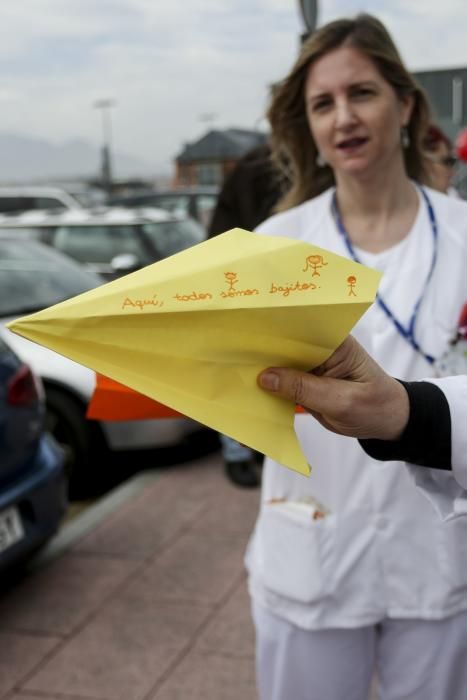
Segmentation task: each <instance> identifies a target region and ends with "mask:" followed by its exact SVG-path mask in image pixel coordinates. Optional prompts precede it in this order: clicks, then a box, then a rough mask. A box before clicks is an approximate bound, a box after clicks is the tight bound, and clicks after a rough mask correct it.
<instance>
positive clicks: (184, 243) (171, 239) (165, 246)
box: [142, 219, 206, 258]
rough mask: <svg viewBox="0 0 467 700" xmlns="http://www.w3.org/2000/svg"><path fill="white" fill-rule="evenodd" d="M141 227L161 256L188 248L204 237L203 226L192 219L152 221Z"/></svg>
mask: <svg viewBox="0 0 467 700" xmlns="http://www.w3.org/2000/svg"><path fill="white" fill-rule="evenodd" d="M142 228H143V232H144V233H145V234H146V236H148V238H149V239H150V240H151V242H152V244H153V245H154V246H155V248H156V249H157V251H158V252H159V254H160V256H161V257H162V258H167V257H168V256H169V255H173V254H174V253H178V252H179V251H181V250H185V248H190V247H191V246H192V245H195V244H196V243H201V241H203V240H204V239H205V238H206V234H205V232H204V230H203V227H202V226H200V224H198V222H197V221H194V219H180V220H179V221H177V220H174V221H157V222H155V221H154V222H151V223H145V224H142Z"/></svg>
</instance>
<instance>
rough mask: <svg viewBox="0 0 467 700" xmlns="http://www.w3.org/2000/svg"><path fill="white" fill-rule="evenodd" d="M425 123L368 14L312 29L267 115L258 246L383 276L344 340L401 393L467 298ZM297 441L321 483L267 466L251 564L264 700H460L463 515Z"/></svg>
mask: <svg viewBox="0 0 467 700" xmlns="http://www.w3.org/2000/svg"><path fill="white" fill-rule="evenodd" d="M429 111H430V110H429V106H428V104H427V100H426V98H425V96H424V94H423V92H422V91H421V89H420V88H419V87H418V86H417V84H416V83H415V82H414V80H413V78H412V77H411V75H410V74H409V72H408V71H407V69H406V68H405V66H404V64H403V62H402V60H401V58H400V56H399V54H398V51H397V49H396V47H395V46H394V43H393V41H392V39H391V37H390V35H389V34H388V32H387V30H386V29H385V27H384V25H382V24H381V22H379V21H378V20H377V19H375V18H374V17H371V16H369V15H359V16H358V17H356V18H355V19H342V20H338V21H335V22H332V23H330V24H327V25H326V26H323V27H322V28H320V29H319V30H318V31H317V32H315V33H314V34H313V35H312V36H311V37H310V38H309V39H308V40H307V42H306V43H304V45H303V46H302V49H301V53H300V56H299V58H298V60H297V62H296V64H295V66H294V67H293V68H292V70H291V72H290V74H289V75H288V76H287V78H286V79H285V80H284V81H283V82H282V83H281V84H280V85H279V86H278V87H277V90H276V91H275V93H274V97H273V100H272V104H271V107H270V111H269V118H270V122H271V126H272V146H273V152H274V156H275V159H276V162H277V163H278V164H279V165H282V166H283V167H284V169H285V170H286V175H287V177H288V179H289V189H288V191H287V193H286V195H285V196H284V197H283V198H282V200H281V201H280V202H279V205H278V208H277V211H278V213H277V214H276V215H274V216H273V217H272V218H270V219H268V220H267V221H266V222H265V223H263V224H262V225H261V226H260V227H259V229H258V232H259V233H265V234H268V235H279V236H289V237H294V238H297V239H301V240H306V241H308V242H310V243H313V244H315V245H318V246H321V247H322V248H325V249H328V250H331V251H333V252H335V253H338V254H340V255H343V256H347V257H349V258H352V259H354V260H357V261H359V262H362V263H364V264H367V265H369V266H371V267H374V268H378V269H380V270H381V271H383V273H384V275H383V278H382V282H381V285H380V290H379V294H378V299H377V303H375V304H374V305H373V307H372V308H371V309H370V310H369V311H368V312H367V313H366V314H365V315H364V317H363V318H362V319H361V321H360V322H359V323H358V324H357V325H356V326H355V328H354V329H353V331H352V332H353V334H354V335H355V337H356V338H357V340H358V341H359V342H360V343H361V344H362V345H363V346H364V347H365V348H366V350H367V351H368V352H369V353H370V354H371V355H372V356H373V357H374V358H375V359H376V360H377V362H378V363H379V364H381V365H382V366H383V367H384V369H385V370H386V371H387V372H389V373H390V374H392V375H393V376H396V377H399V378H400V379H403V380H416V379H420V378H423V377H429V376H435V374H436V372H437V364H436V360H437V358H439V357H441V356H442V355H443V354H444V353H445V352H446V350H447V349H448V348H449V347H450V342H451V340H452V338H453V337H455V336H456V325H457V321H458V318H459V313H460V310H461V309H462V307H463V305H464V302H465V301H466V298H467V278H466V275H465V269H466V266H467V206H466V204H465V203H463V202H461V201H457V200H454V199H452V198H448V197H447V196H445V195H443V194H441V193H439V192H435V191H434V190H431V189H429V188H427V187H425V186H423V185H422V184H421V183H423V182H425V181H426V179H427V175H426V173H425V170H424V163H425V162H426V161H425V159H424V157H423V153H422V149H421V143H420V140H421V138H422V136H423V134H424V133H425V132H426V128H427V125H428V123H429V119H430V114H429ZM321 274H322V275H323V276H324V275H325V274H326V273H325V269H324V270H323V271H322V272H321ZM357 289H358V288H357ZM357 293H358V291H357ZM296 430H297V433H298V435H299V438H300V441H301V443H302V447H303V449H304V451H305V453H306V455H307V456H308V458H309V461H310V463H311V464H312V466H313V470H312V474H311V476H310V478H309V479H305V478H304V477H303V476H301V475H299V474H296V473H295V472H292V471H290V470H288V469H285V468H284V467H283V466H282V465H280V464H278V463H276V462H274V461H273V460H271V459H269V458H268V459H266V461H265V466H264V471H263V486H262V499H261V508H260V513H259V516H258V520H257V524H256V527H255V532H254V534H253V536H252V538H251V542H250V545H249V549H248V553H247V568H248V570H249V589H250V593H251V596H252V607H253V617H254V621H255V626H256V633H257V675H258V685H259V691H260V697H261V698H262V700H315V699H316V700H318V699H319V700H365V698H367V697H368V693H369V687H370V684H371V679H372V677H373V675H374V673H375V671H376V672H377V678H378V684H379V697H380V700H402V699H403V698H404V699H405V700H408V699H409V698H410V700H465V698H466V697H467V518H463V519H462V518H461V519H453V520H450V521H449V522H443V521H442V520H441V519H439V518H438V516H437V515H436V513H435V511H434V509H433V508H432V506H431V504H430V503H429V502H428V499H426V498H425V497H424V496H423V495H422V494H421V492H420V491H419V490H418V489H417V488H416V487H415V486H414V484H413V482H412V481H411V480H410V477H409V476H408V474H407V470H406V467H405V465H404V464H403V463H399V462H386V463H379V462H376V461H375V460H373V459H371V458H370V457H369V456H367V455H366V454H365V453H364V452H363V450H362V449H361V447H360V446H359V444H358V443H357V442H356V441H354V440H352V439H351V438H347V437H343V436H340V435H335V434H333V433H330V432H327V431H326V430H325V428H324V427H322V426H321V425H320V424H319V423H318V422H316V421H314V420H313V418H312V417H310V416H307V415H299V416H297V418H296ZM440 466H441V467H442V466H443V465H440ZM446 474H447V472H446ZM442 477H443V472H442V471H440V472H439V474H438V475H437V478H438V479H442Z"/></svg>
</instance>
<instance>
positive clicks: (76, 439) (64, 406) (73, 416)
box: [46, 386, 104, 499]
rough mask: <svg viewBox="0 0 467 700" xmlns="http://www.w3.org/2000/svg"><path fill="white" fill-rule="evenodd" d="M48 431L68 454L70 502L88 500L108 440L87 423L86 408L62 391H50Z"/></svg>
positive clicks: (48, 392) (66, 457)
mask: <svg viewBox="0 0 467 700" xmlns="http://www.w3.org/2000/svg"><path fill="white" fill-rule="evenodd" d="M46 408H47V413H46V428H47V430H48V431H49V432H50V433H52V435H53V436H54V438H55V440H56V441H57V442H58V444H59V445H60V447H61V448H62V449H63V451H64V453H65V471H66V474H67V478H68V484H69V494H70V498H72V499H73V498H80V497H82V496H85V495H86V494H85V491H86V489H87V487H88V485H89V481H90V478H91V468H92V459H93V458H97V457H98V454H99V452H100V448H103V447H104V439H103V438H102V435H101V434H100V431H99V428H98V426H97V425H96V424H95V422H94V421H88V420H87V419H86V413H85V408H84V406H82V405H80V404H79V402H78V401H76V400H75V399H74V398H73V397H72V396H70V395H68V394H66V393H65V392H63V391H61V390H60V389H56V388H54V387H49V386H48V387H46Z"/></svg>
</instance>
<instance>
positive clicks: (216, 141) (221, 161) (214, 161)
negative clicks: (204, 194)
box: [173, 129, 267, 187]
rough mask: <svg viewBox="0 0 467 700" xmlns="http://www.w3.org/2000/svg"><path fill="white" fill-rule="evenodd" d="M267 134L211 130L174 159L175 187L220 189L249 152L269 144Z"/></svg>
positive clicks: (233, 130)
mask: <svg viewBox="0 0 467 700" xmlns="http://www.w3.org/2000/svg"><path fill="white" fill-rule="evenodd" d="M266 140H267V134H265V133H264V132H261V131H249V130H248V129H225V130H219V129H212V130H211V131H208V132H207V134H205V135H204V136H202V137H201V138H200V139H199V140H198V141H194V142H192V143H188V144H186V145H185V147H184V148H183V150H182V152H181V153H180V154H179V155H178V156H177V158H176V159H175V163H176V171H175V178H174V183H173V184H174V187H186V186H193V185H218V186H220V185H221V184H222V183H223V181H224V179H225V176H226V175H227V174H228V173H229V172H230V171H231V170H232V169H233V167H234V166H235V164H236V163H237V162H238V161H239V160H240V158H241V157H242V156H244V155H245V153H247V152H248V151H250V150H251V149H253V148H255V147H256V146H260V145H262V144H264V143H266Z"/></svg>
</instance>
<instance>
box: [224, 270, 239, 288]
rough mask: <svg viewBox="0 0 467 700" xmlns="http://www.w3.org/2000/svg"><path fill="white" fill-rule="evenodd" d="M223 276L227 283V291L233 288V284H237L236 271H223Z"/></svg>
mask: <svg viewBox="0 0 467 700" xmlns="http://www.w3.org/2000/svg"><path fill="white" fill-rule="evenodd" d="M224 277H225V279H226V280H227V282H228V283H229V285H230V286H229V292H231V291H232V290H233V288H234V285H236V284H237V282H238V276H237V273H236V272H224Z"/></svg>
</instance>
